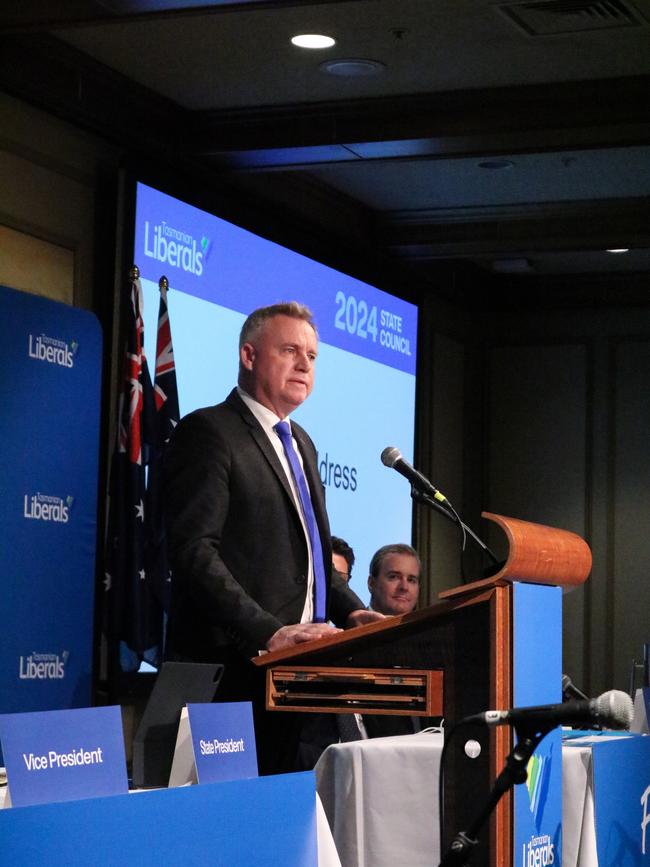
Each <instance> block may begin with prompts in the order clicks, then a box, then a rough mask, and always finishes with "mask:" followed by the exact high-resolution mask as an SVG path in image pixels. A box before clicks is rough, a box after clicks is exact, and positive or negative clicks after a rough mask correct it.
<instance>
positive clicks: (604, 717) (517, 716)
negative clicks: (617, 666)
mask: <svg viewBox="0 0 650 867" xmlns="http://www.w3.org/2000/svg"><path fill="white" fill-rule="evenodd" d="M633 714H634V705H633V703H632V699H631V698H630V696H629V695H628V694H627V693H626V692H622V691H621V690H619V689H610V690H609V692H604V693H603V694H602V695H599V696H598V698H592V699H589V700H588V701H582V700H580V701H565V702H564V703H563V704H542V705H538V706H537V707H519V708H512V709H511V710H488V711H485V713H479V714H476V715H475V716H472V717H469V719H471V720H472V721H476V722H484V723H485V724H486V725H489V726H501V725H509V724H511V723H512V724H514V725H516V724H517V723H532V724H533V725H535V726H536V727H537V728H538V729H544V728H546V729H549V730H550V729H552V728H555V726H558V725H575V724H577V725H582V724H584V723H589V724H591V725H598V726H602V727H603V728H609V729H629V727H630V724H631V722H632V716H633Z"/></svg>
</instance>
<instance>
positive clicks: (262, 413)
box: [237, 385, 291, 433]
mask: <svg viewBox="0 0 650 867" xmlns="http://www.w3.org/2000/svg"><path fill="white" fill-rule="evenodd" d="M237 394H238V395H239V396H240V397H241V399H242V400H243V401H244V403H245V404H246V406H247V407H248V408H249V409H250V411H251V412H252V413H253V415H254V416H255V418H256V419H257V421H258V422H259V423H260V424H261V425H262V427H263V428H264V430H265V431H266V432H267V433H270V432H271V431H273V428H274V427H275V425H276V424H277V423H278V422H279V421H287V422H289V427H291V422H290V419H289V417H288V416H287V417H286V418H284V419H281V418H280V416H279V415H276V414H275V413H274V412H273V410H271V409H269V408H268V407H266V406H264V404H261V403H260V402H259V401H258V400H255V398H254V397H251V396H250V394H248V392H247V391H244V389H243V388H241V387H240V386H239V385H238V386H237Z"/></svg>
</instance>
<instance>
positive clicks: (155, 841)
mask: <svg viewBox="0 0 650 867" xmlns="http://www.w3.org/2000/svg"><path fill="white" fill-rule="evenodd" d="M315 793H316V787H315V780H314V775H313V774H312V773H306V774H286V775H278V776H275V777H260V778H259V779H256V780H237V781H235V782H230V783H211V784H208V785H205V786H189V787H186V788H179V789H160V790H158V791H148V792H139V793H134V794H131V795H116V796H114V797H112V798H94V799H89V800H86V801H69V802H68V803H66V804H47V805H43V806H38V807H22V808H21V807H19V808H16V809H11V810H2V811H0V839H1V840H2V857H3V863H6V864H20V867H43V865H44V864H47V865H48V867H70V865H71V864H92V865H93V867H125V865H138V867H149V865H151V867H179V865H183V867H204V865H207V864H209V865H211V867H278V865H282V867H317V863H318V861H317V843H316V794H315Z"/></svg>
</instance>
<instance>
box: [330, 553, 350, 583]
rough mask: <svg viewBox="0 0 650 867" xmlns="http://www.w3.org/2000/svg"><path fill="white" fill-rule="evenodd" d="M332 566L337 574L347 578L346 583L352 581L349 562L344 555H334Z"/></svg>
mask: <svg viewBox="0 0 650 867" xmlns="http://www.w3.org/2000/svg"><path fill="white" fill-rule="evenodd" d="M332 566H333V567H334V568H335V569H336V571H337V572H340V574H341V575H342V576H343V578H345V580H346V581H349V580H350V570H349V568H348V561H347V560H346V559H345V557H344V556H343V554H334V553H332Z"/></svg>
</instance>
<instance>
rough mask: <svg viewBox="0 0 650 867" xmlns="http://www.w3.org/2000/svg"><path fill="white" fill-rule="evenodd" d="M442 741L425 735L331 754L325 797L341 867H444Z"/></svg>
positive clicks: (323, 777)
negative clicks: (440, 864)
mask: <svg viewBox="0 0 650 867" xmlns="http://www.w3.org/2000/svg"><path fill="white" fill-rule="evenodd" d="M442 744H443V737H442V734H440V733H420V734H416V735H404V736H402V737H395V738H376V739H374V740H362V741H352V742H351V743H343V744H334V745H332V746H331V747H328V748H327V749H326V750H325V752H324V753H323V755H322V756H321V758H320V760H319V762H318V764H317V765H316V780H317V788H318V794H319V795H320V797H321V800H322V802H323V807H324V808H325V812H326V814H327V818H328V820H329V823H330V828H331V829H332V834H333V836H334V841H335V843H336V847H337V849H338V852H339V856H340V858H341V864H342V867H396V865H404V867H431V865H433V864H437V863H438V862H439V861H440V840H439V834H438V769H439V766H440V753H441V751H442Z"/></svg>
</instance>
